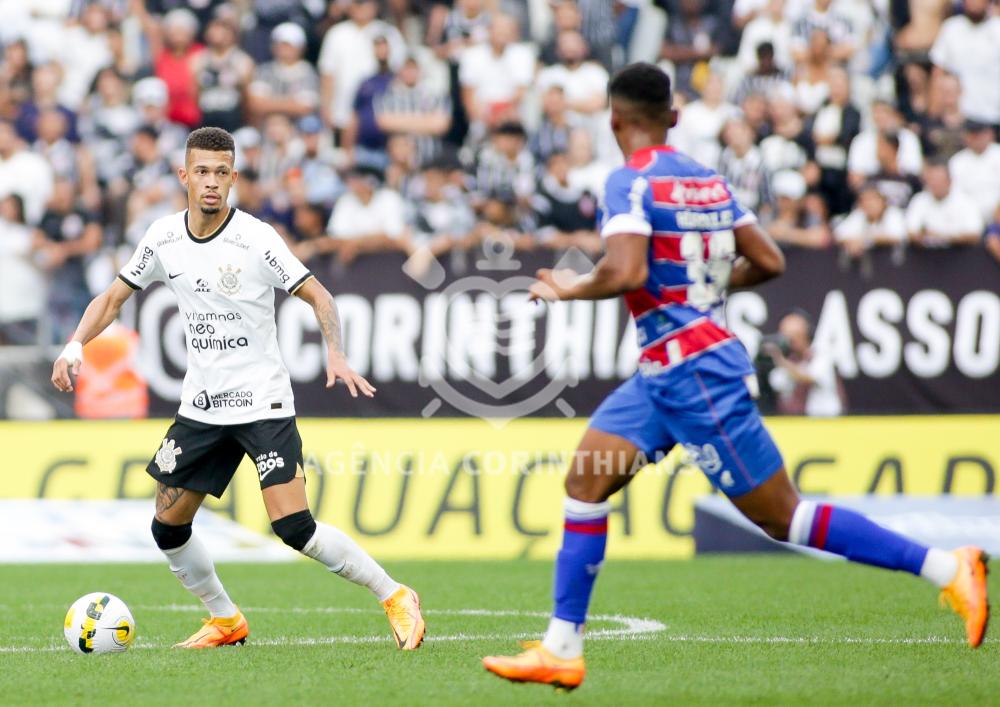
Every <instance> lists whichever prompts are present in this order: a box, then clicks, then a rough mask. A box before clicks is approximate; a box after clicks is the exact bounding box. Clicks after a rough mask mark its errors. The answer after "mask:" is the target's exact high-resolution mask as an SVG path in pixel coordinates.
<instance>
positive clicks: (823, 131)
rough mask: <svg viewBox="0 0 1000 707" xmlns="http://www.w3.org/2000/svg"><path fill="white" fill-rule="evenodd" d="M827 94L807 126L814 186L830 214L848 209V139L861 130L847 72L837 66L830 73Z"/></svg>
mask: <svg viewBox="0 0 1000 707" xmlns="http://www.w3.org/2000/svg"><path fill="white" fill-rule="evenodd" d="M828 78H829V86H830V97H829V98H828V99H827V101H826V102H825V103H824V104H823V106H822V107H821V108H820V109H819V110H818V111H816V114H815V115H814V116H813V118H812V119H811V120H810V121H809V123H808V124H807V126H806V132H807V133H808V135H809V138H810V140H809V141H807V144H809V143H811V154H810V160H811V162H812V164H814V165H815V166H816V167H817V168H818V170H819V174H818V175H817V176H816V182H815V184H814V186H815V188H816V189H817V190H818V191H819V193H820V194H821V195H822V197H823V200H824V201H825V202H826V208H827V211H828V212H829V213H831V214H843V213H847V212H848V211H850V209H851V201H852V194H851V189H850V187H849V186H848V181H847V174H848V172H847V167H848V159H849V152H848V150H849V149H850V147H851V143H852V142H853V141H854V139H855V138H856V137H857V136H858V132H859V131H860V130H861V113H859V112H858V109H857V108H855V107H854V106H853V105H852V104H851V85H850V79H849V77H848V75H847V72H846V71H845V70H844V69H841V68H836V69H833V70H832V71H830V73H829V76H828Z"/></svg>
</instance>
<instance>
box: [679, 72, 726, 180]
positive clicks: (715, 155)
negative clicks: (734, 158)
mask: <svg viewBox="0 0 1000 707" xmlns="http://www.w3.org/2000/svg"><path fill="white" fill-rule="evenodd" d="M738 113H739V110H738V109H737V108H736V106H734V105H733V104H732V103H728V102H726V101H725V100H724V98H723V83H722V76H721V75H719V74H710V75H709V76H708V78H707V79H706V80H705V84H704V86H703V87H702V91H701V97H700V98H698V100H695V101H691V102H690V103H688V104H687V105H686V106H684V108H683V110H681V111H680V118H679V119H678V121H677V127H676V128H674V130H673V131H672V132H671V134H670V141H671V144H673V145H676V146H677V148H678V149H680V150H681V151H683V152H686V153H687V154H688V155H690V156H691V158H692V159H694V160H697V161H698V162H701V163H702V164H705V165H708V166H710V167H712V166H715V165H718V164H719V155H720V154H721V152H722V148H721V146H720V144H719V136H720V135H721V134H722V127H723V126H724V125H725V124H726V121H728V120H729V119H730V118H734V117H736V116H737V115H738Z"/></svg>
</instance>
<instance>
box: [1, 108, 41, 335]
mask: <svg viewBox="0 0 1000 707" xmlns="http://www.w3.org/2000/svg"><path fill="white" fill-rule="evenodd" d="M0 125H3V126H6V127H4V128H2V130H3V131H6V130H10V131H11V132H13V129H12V128H10V126H9V125H7V124H6V123H0ZM33 240H34V238H33V235H32V231H31V228H29V227H28V226H27V225H26V224H25V223H24V208H23V202H22V200H21V197H20V196H18V195H16V194H8V195H7V196H4V197H3V198H2V199H0V344H29V343H32V342H33V341H35V340H36V339H37V322H38V318H39V317H40V316H41V314H42V312H43V310H44V309H45V297H43V296H41V293H44V292H45V280H44V278H43V277H42V275H41V273H40V272H39V270H38V267H37V266H36V265H35V263H34V261H33V259H32V244H33ZM25 293H31V296H25Z"/></svg>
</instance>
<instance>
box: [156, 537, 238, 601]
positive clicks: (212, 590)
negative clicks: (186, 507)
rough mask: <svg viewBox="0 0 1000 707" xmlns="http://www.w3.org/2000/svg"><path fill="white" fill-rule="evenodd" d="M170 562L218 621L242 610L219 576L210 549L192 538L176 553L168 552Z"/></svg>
mask: <svg viewBox="0 0 1000 707" xmlns="http://www.w3.org/2000/svg"><path fill="white" fill-rule="evenodd" d="M163 554H164V555H166V556H167V560H168V561H169V562H170V571H171V572H173V573H174V576H176V577H177V579H179V580H180V582H181V584H182V585H183V586H184V588H185V589H187V590H188V591H189V592H191V593H192V594H194V595H195V596H196V597H198V598H199V599H201V601H202V602H203V603H204V604H205V607H206V608H207V609H208V611H209V613H210V614H211V615H212V616H213V617H216V618H223V619H228V618H229V617H231V616H236V614H237V612H238V611H239V609H237V608H236V605H235V604H234V603H233V601H232V599H230V598H229V595H228V594H226V590H225V589H224V588H223V586H222V582H221V581H219V575H217V574H216V573H215V565H214V564H213V563H212V557H211V555H209V554H208V549H207V548H206V547H205V545H204V544H203V543H202V542H201V540H199V539H198V536H197V535H192V536H191V537H190V538H189V539H188V541H187V542H186V543H184V544H183V545H181V546H180V547H175V548H173V549H172V550H164V551H163Z"/></svg>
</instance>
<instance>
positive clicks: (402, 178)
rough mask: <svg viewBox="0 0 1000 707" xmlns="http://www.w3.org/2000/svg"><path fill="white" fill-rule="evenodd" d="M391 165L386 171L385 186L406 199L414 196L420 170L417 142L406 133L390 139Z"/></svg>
mask: <svg viewBox="0 0 1000 707" xmlns="http://www.w3.org/2000/svg"><path fill="white" fill-rule="evenodd" d="M387 154H388V156H389V165H388V166H387V167H386V169H385V186H387V187H389V188H390V189H393V190H395V191H396V192H397V193H398V194H399V195H400V196H402V197H403V198H404V199H411V198H412V197H413V196H414V191H413V188H414V180H415V179H416V177H417V172H418V170H419V168H420V163H419V161H418V155H417V144H416V141H415V140H414V139H413V138H412V137H411V136H410V135H406V134H405V133H396V134H395V135H393V136H392V137H390V138H389V143H388V146H387Z"/></svg>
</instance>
